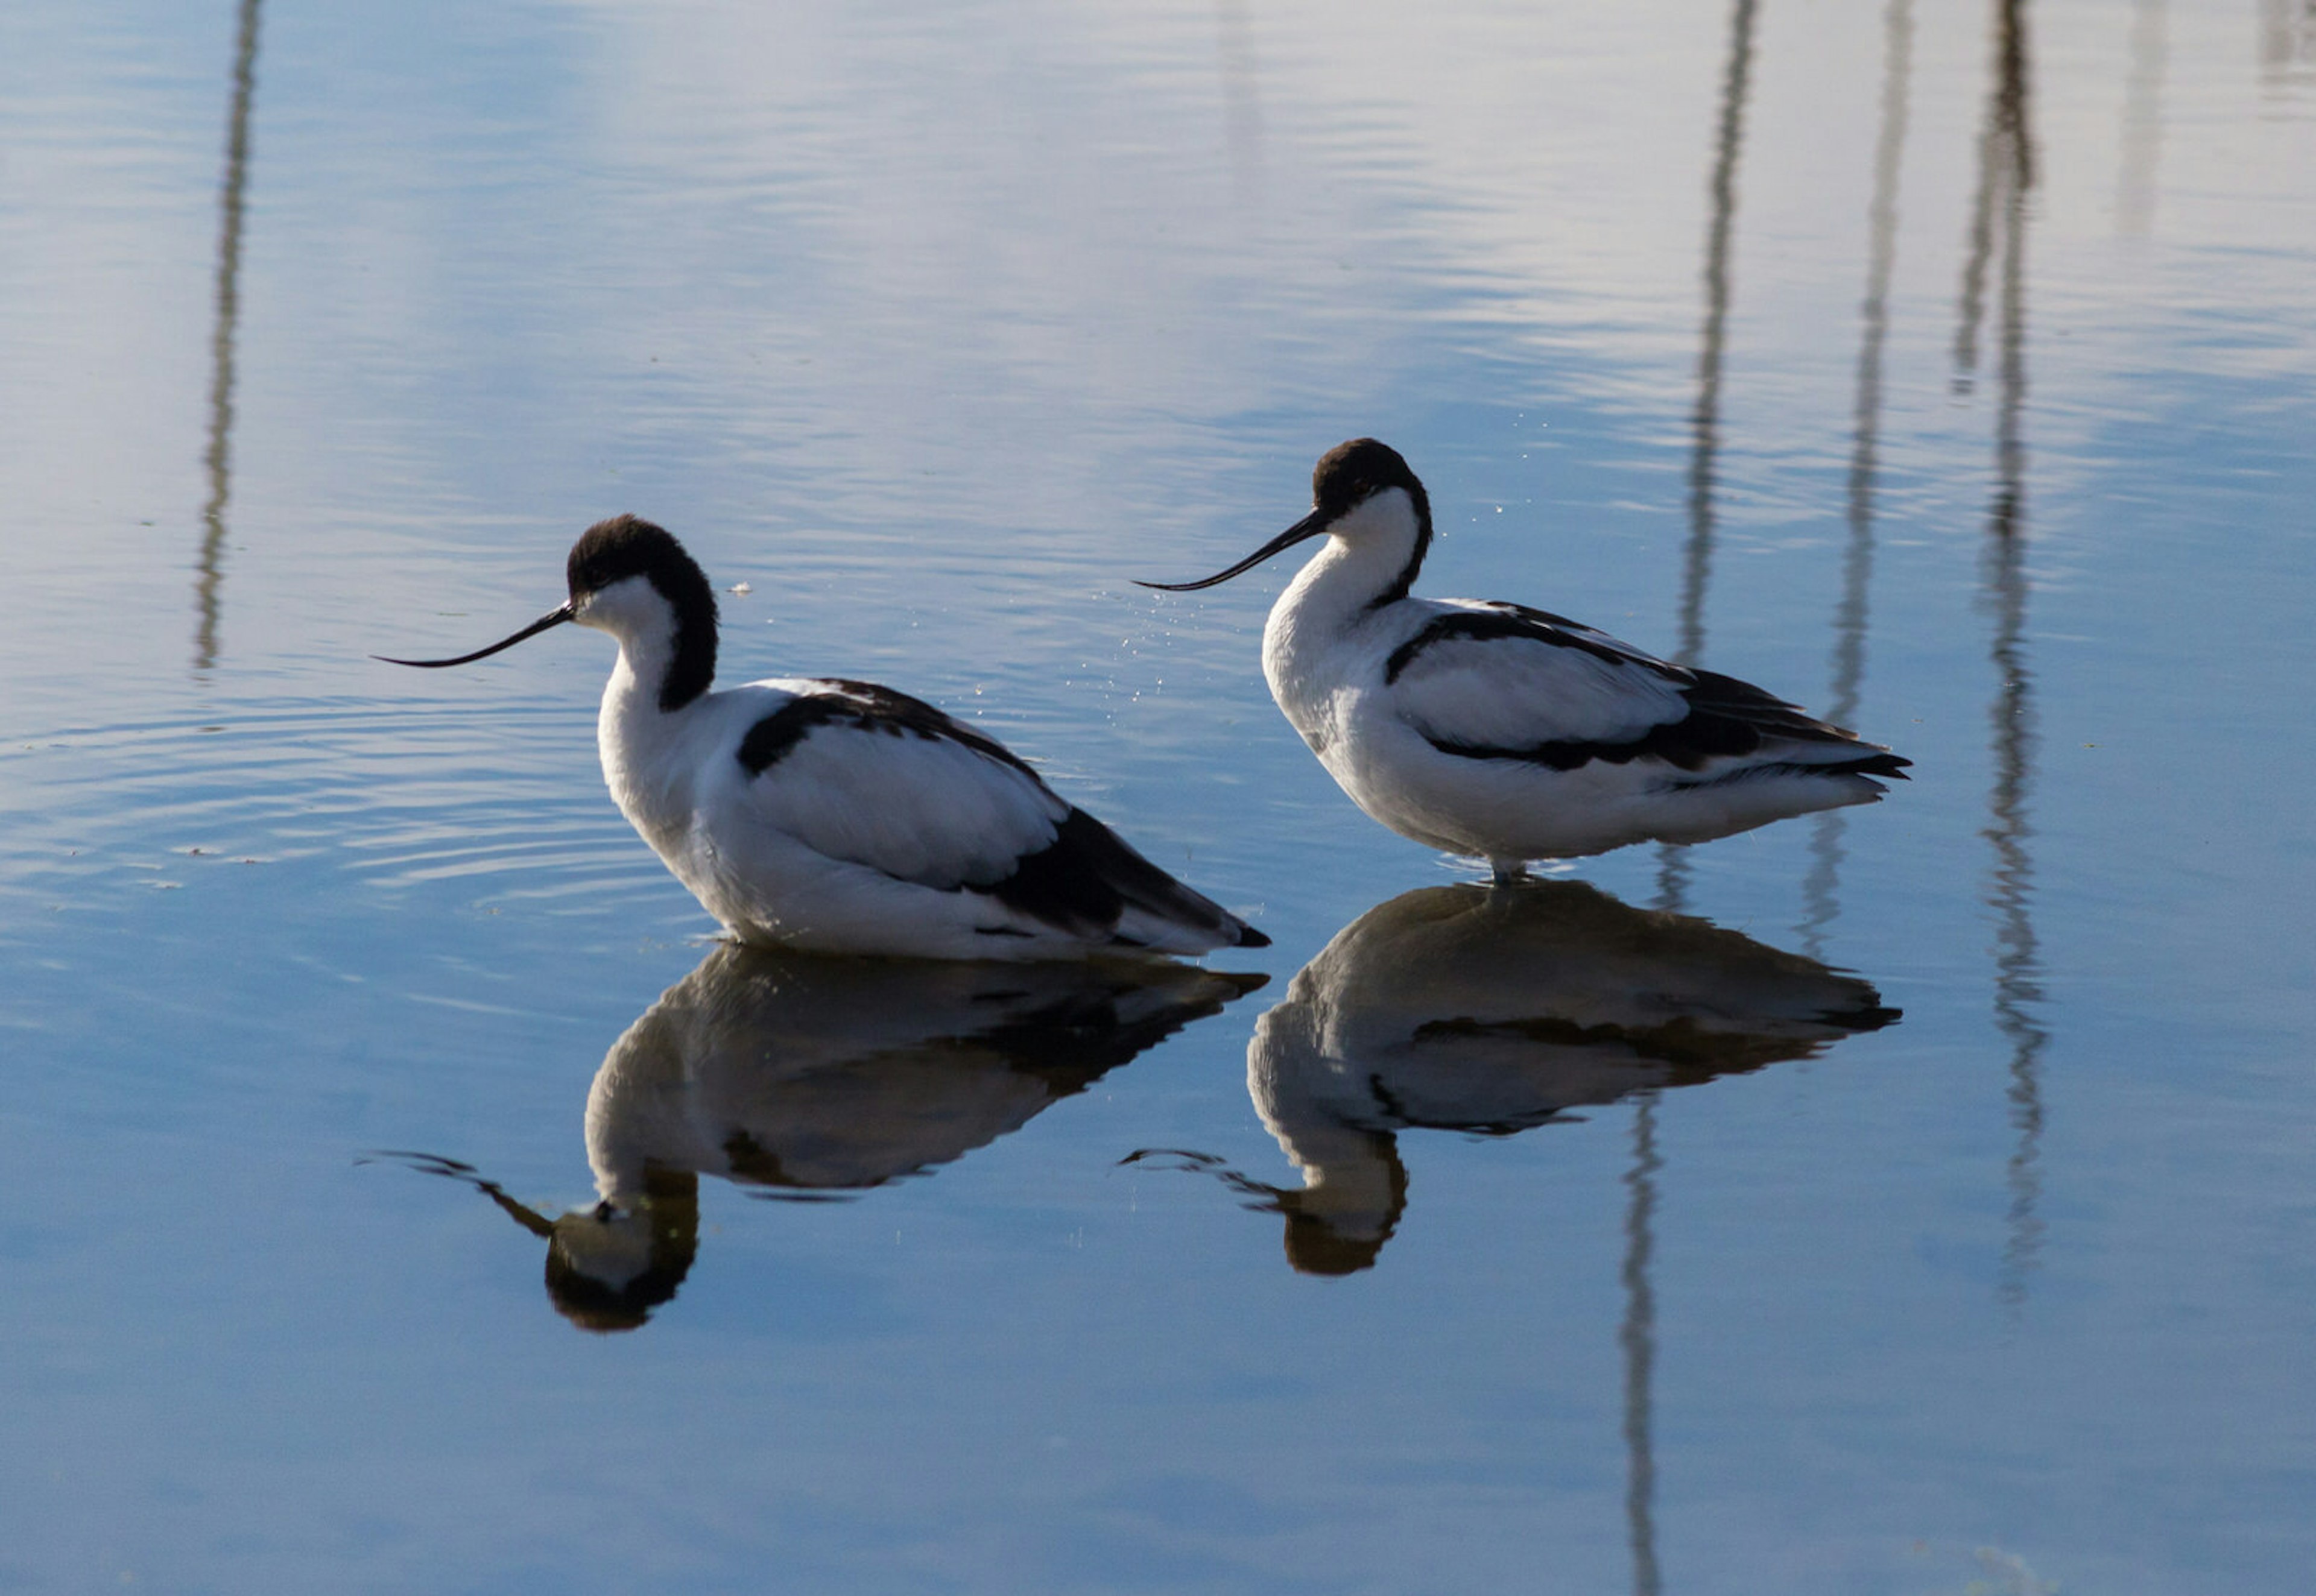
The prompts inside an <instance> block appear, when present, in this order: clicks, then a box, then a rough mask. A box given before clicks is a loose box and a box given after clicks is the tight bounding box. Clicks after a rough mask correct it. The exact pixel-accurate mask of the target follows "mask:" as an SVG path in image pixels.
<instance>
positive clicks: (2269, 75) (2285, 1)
mask: <svg viewBox="0 0 2316 1596" xmlns="http://www.w3.org/2000/svg"><path fill="white" fill-rule="evenodd" d="M2312 59H2316V0H2259V67H2260V78H2261V81H2262V83H2263V84H2265V85H2266V86H2267V87H2268V88H2270V89H2276V88H2281V87H2283V86H2284V85H2285V84H2287V83H2288V82H2290V81H2291V80H2292V79H2293V78H2294V77H2297V76H2302V75H2304V74H2305V72H2306V69H2307V67H2308V64H2309V62H2310V61H2311V60H2312Z"/></svg>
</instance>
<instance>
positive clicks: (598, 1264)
mask: <svg viewBox="0 0 2316 1596" xmlns="http://www.w3.org/2000/svg"><path fill="white" fill-rule="evenodd" d="M1262 980H1263V978H1262V977H1261V976H1259V975H1231V974H1223V973H1219V972H1216V971H1207V970H1199V969H1195V968H1192V967H1190V966H1187V965H1178V964H1163V963H1154V962H1147V961H1136V962H1130V963H1127V962H1120V963H1116V964H1102V963H1099V962H1073V963H1066V964H1061V963H1056V964H974V963H965V962H945V961H931V960H911V959H846V958H830V957H824V956H815V955H806V954H795V953H775V952H771V951H768V950H764V949H760V948H744V947H739V946H733V945H726V946H722V947H718V948H717V949H716V950H715V951H714V952H713V953H709V954H708V957H707V958H706V959H705V960H704V961H702V962H701V963H700V965H699V968H698V969H697V970H694V971H692V972H691V973H690V975H688V976H686V977H684V979H683V980H681V981H679V982H678V983H676V985H674V986H673V987H671V988H669V989H668V990H667V991H666V992H664V993H663V994H662V995H661V997H660V999H659V1001H658V1002H656V1003H655V1004H653V1005H652V1006H651V1007H650V1008H649V1009H647V1010H646V1012H645V1013H644V1015H643V1016H642V1017H641V1018H640V1019H638V1020H637V1021H636V1023H635V1024H632V1025H630V1026H628V1030H627V1033H626V1034H624V1035H623V1036H621V1037H620V1038H619V1041H617V1042H614V1043H612V1044H611V1050H610V1052H609V1053H607V1054H606V1055H605V1056H604V1059H603V1063H602V1067H601V1068H600V1069H598V1070H597V1071H596V1072H595V1081H594V1086H593V1087H592V1089H591V1090H590V1091H589V1093H588V1095H587V1119H586V1137H587V1161H588V1164H589V1165H590V1166H591V1167H592V1170H593V1173H594V1178H595V1189H596V1193H597V1196H598V1198H599V1201H597V1202H596V1203H594V1204H593V1205H592V1207H589V1208H583V1209H577V1210H573V1211H572V1212H569V1213H566V1214H564V1215H563V1216H561V1217H560V1218H558V1219H548V1218H547V1217H546V1216H544V1215H542V1214H539V1213H538V1212H536V1211H534V1210H530V1209H529V1208H527V1207H525V1206H524V1205H523V1204H521V1203H520V1202H518V1201H515V1200H514V1199H512V1198H511V1197H509V1196H507V1195H506V1193H504V1192H503V1191H502V1190H501V1189H500V1188H499V1187H498V1185H497V1184H495V1183H494V1182H490V1181H486V1180H484V1179H482V1178H481V1177H479V1176H478V1175H476V1173H475V1172H474V1171H473V1170H472V1169H471V1168H469V1167H468V1166H465V1165H461V1164H455V1163H452V1162H450V1161H449V1160H445V1159H441V1158H433V1157H409V1158H408V1159H407V1161H409V1162H411V1163H413V1164H414V1165H416V1166H418V1167H421V1168H423V1169H425V1170H426V1171H427V1172H429V1173H432V1174H438V1175H449V1176H450V1177H452V1178H455V1179H459V1180H461V1181H464V1182H465V1183H467V1184H470V1185H473V1186H475V1187H476V1188H477V1189H478V1190H480V1191H482V1192H483V1193H485V1195H487V1196H489V1197H490V1198H491V1200H492V1201H494V1202H496V1203H497V1204H498V1205H499V1207H500V1208H501V1209H502V1210H504V1211H505V1212H506V1213H508V1214H509V1215H510V1216H511V1217H512V1218H513V1219H515V1220H516V1221H517V1222H518V1223H520V1224H521V1225H522V1226H523V1228H526V1229H528V1230H530V1232H531V1233H532V1234H533V1235H535V1236H538V1237H541V1238H542V1239H544V1240H545V1241H546V1242H547V1244H548V1251H547V1290H548V1297H549V1298H550V1299H552V1300H553V1301H554V1303H555V1306H556V1308H557V1309H558V1310H560V1311H561V1312H562V1313H563V1314H564V1315H565V1317H567V1318H569V1319H570V1320H571V1321H572V1323H573V1324H575V1325H576V1326H579V1327H581V1328H582V1329H586V1330H593V1331H615V1330H632V1329H635V1328H637V1327H638V1326H641V1325H642V1324H644V1323H645V1321H646V1319H647V1318H648V1317H650V1315H651V1313H652V1311H653V1310H654V1309H655V1308H658V1307H659V1306H660V1305H661V1304H663V1303H664V1302H666V1301H668V1300H669V1299H672V1298H673V1297H674V1295H675V1293H676V1290H677V1289H678V1288H679V1287H680V1286H681V1284H682V1283H683V1280H684V1277H685V1276H686V1274H688V1273H689V1272H690V1268H691V1264H692V1261H693V1258H694V1256H695V1255H697V1253H698V1250H699V1176H700V1175H713V1176H716V1177H717V1178H719V1179H722V1180H726V1181H730V1182H732V1183H733V1184H735V1185H739V1186H742V1187H744V1188H745V1189H747V1190H748V1191H749V1192H750V1193H751V1194H753V1195H756V1196H761V1197H771V1198H785V1199H788V1200H790V1201H831V1200H837V1199H841V1198H842V1197H843V1196H845V1195H846V1194H849V1193H857V1192H860V1191H865V1190H867V1189H869V1188H870V1187H873V1186H879V1185H883V1184H886V1182H888V1181H893V1180H897V1179H899V1178H901V1177H903V1176H904V1175H915V1174H919V1173H921V1172H923V1171H925V1170H928V1169H931V1168H933V1167H935V1166H940V1165H942V1164H947V1163H949V1162H951V1161H953V1160H955V1159H957V1158H960V1157H964V1156H965V1155H966V1153H969V1152H971V1151H973V1149H975V1148H978V1147H983V1146H985V1145H986V1144H988V1143H990V1142H993V1141H994V1140H996V1139H998V1138H999V1137H1002V1136H1003V1135H1005V1134H1006V1133H1007V1132H1009V1131H1016V1130H1019V1129H1020V1127H1021V1126H1023V1125H1025V1124H1027V1123H1028V1122H1029V1121H1030V1120H1032V1119H1034V1118H1036V1117H1037V1115H1038V1113H1041V1112H1043V1111H1044V1110H1045V1109H1046V1108H1047V1107H1048V1106H1050V1105H1051V1104H1054V1103H1056V1102H1057V1101H1058V1100H1060V1099H1061V1098H1064V1097H1067V1096H1070V1095H1073V1094H1074V1093H1077V1092H1082V1091H1083V1090H1084V1089H1085V1088H1086V1087H1087V1086H1090V1085H1091V1084H1092V1083H1093V1082H1094V1081H1096V1080H1098V1079H1100V1077H1102V1076H1103V1075H1105V1074H1107V1073H1108V1072H1109V1071H1110V1070H1112V1069H1114V1068H1117V1067H1118V1066H1119V1065H1121V1064H1124V1063H1126V1062H1127V1060H1130V1059H1132V1058H1134V1057H1135V1056H1136V1054H1138V1053H1140V1052H1142V1051H1144V1050H1145V1049H1146V1048H1149V1047H1151V1046H1153V1045H1154V1044H1155V1043H1157V1042H1160V1041H1162V1040H1163V1039H1164V1038H1165V1037H1167V1036H1169V1035H1171V1034H1172V1033H1174V1032H1175V1031H1177V1030H1179V1029H1180V1028H1181V1027H1182V1026H1183V1025H1186V1024H1189V1022H1190V1021H1192V1020H1195V1019H1198V1018H1200V1017H1202V1016H1204V1015H1211V1014H1214V1013H1216V1012H1218V1011H1219V1010H1220V1009H1221V1008H1222V1006H1224V1005H1225V1004H1226V1003H1228V1002H1229V1001H1231V999H1233V998H1236V997H1238V996H1239V995H1240V994H1241V993H1243V992H1246V991H1250V990H1252V989H1253V988H1255V987H1258V986H1260V985H1261V984H1262Z"/></svg>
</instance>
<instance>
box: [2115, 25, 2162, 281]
mask: <svg viewBox="0 0 2316 1596" xmlns="http://www.w3.org/2000/svg"><path fill="white" fill-rule="evenodd" d="M2163 11H2164V0H2134V3H2133V6H2132V8H2131V75H2130V76H2129V77H2128V78H2127V79H2125V80H2124V90H2123V137H2122V139H2121V141H2120V143H2121V146H2122V150H2123V165H2122V171H2121V173H2119V174H2118V175H2117V177H2116V194H2115V230H2116V232H2117V233H2120V234H2122V235H2124V237H2126V238H2144V237H2146V236H2147V235H2148V234H2149V233H2150V232H2151V231H2152V230H2153V226H2154V221H2155V164H2156V161H2157V159H2158V157H2160V155H2161V154H2162V150H2163V63H2164V56H2165V51H2166V39H2165V30H2164V16H2163Z"/></svg>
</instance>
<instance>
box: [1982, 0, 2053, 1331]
mask: <svg viewBox="0 0 2316 1596" xmlns="http://www.w3.org/2000/svg"><path fill="white" fill-rule="evenodd" d="M2025 11H2026V7H2025V4H2024V0H2002V3H2001V4H2000V6H1999V7H1998V10H1997V40H1998V47H1997V50H1996V56H1995V65H1996V83H1995V92H1994V94H1993V96H1992V97H1991V101H1990V102H1989V105H1988V129H1987V136H1986V137H1985V139H1984V140H1983V141H1982V145H1981V148H1982V150H1983V151H1984V152H1986V155H1987V161H1988V167H1987V170H1986V172H1985V173H1982V188H1984V189H1986V190H1988V191H1991V192H1993V193H1996V194H1998V195H1999V197H2000V205H1999V207H1998V208H1995V210H1994V212H1993V217H1994V220H1995V221H1996V222H1997V223H1998V224H1999V226H2000V235H2001V264H2000V270H2001V278H2000V312H1999V314H2000V329H1999V331H2000V355H2001V368H2000V377H2001V403H2000V409H1999V410H1998V412H1997V413H1996V421H1995V434H1994V444H1995V450H1994V464H1995V494H1994V502H1993V505H1992V508H1991V510H1990V512H1989V515H1988V518H1987V538H1986V554H1985V570H1984V592H1983V603H1984V604H1985V606H1986V607H1987V609H1988V610H1989V612H1990V613H1991V616H1992V620H1993V639H1992V643H1991V651H1990V652H1991V656H1992V660H1993V663H1994V668H1995V681H1996V690H1995V696H1994V702H1993V705H1992V708H1991V721H1992V727H1991V737H1992V749H1991V753H1992V763H1993V767H1994V784H1993V788H1992V791H1991V793H1990V794H1988V798H1987V811H1988V823H1987V828H1986V831H1985V836H1986V838H1987V840H1988V841H1989V842H1990V843H1991V844H1992V846H1993V850H1994V867H1993V872H1992V877H1991V882H1990V884H1989V889H1988V893H1987V905H1988V907H1989V908H1990V909H1992V910H1993V912H1994V916H1995V927H1996V929H1995V945H1994V1024H1995V1028H1996V1029H1997V1030H1998V1031H1999V1032H2000V1033H2001V1034H2002V1036H2003V1037H2004V1039H2005V1040H2006V1041H2008V1042H2009V1044H2010V1050H2011V1051H2010V1069H2009V1076H2010V1080H2009V1089H2008V1092H2007V1094H2006V1095H2007V1096H2008V1098H2009V1105H2010V1122H2011V1127H2012V1129H2013V1130H2014V1131H2016V1133H2017V1137H2018V1139H2017V1141H2016V1143H2015V1145H2014V1147H2013V1148H2012V1152H2011V1156H2010V1161H2009V1170H2008V1180H2009V1187H2010V1209H2009V1229H2010V1235H2009V1240H2008V1242H2007V1243H2006V1244H2005V1246H2004V1249H2003V1259H2002V1271H2001V1277H2000V1282H1999V1284H1998V1286H1997V1292H1998V1294H1999V1295H2000V1298H2001V1299H2002V1301H2003V1302H2004V1303H2005V1304H2006V1305H2007V1306H2009V1308H2011V1309H2012V1311H2014V1312H2016V1311H2017V1310H2018V1309H2019V1308H2022V1307H2023V1306H2024V1304H2025V1302H2026V1299H2027V1277H2028V1276H2029V1275H2030V1274H2031V1273H2032V1272H2034V1269H2035V1262H2036V1255H2037V1253H2038V1252H2039V1251H2040V1246H2041V1241H2042V1234H2043V1225H2042V1221H2041V1220H2040V1219H2038V1218H2037V1217H2036V1213H2035V1210H2036V1208H2037V1206H2038V1204H2039V1201H2040V1198H2041V1194H2042V1176H2041V1173H2040V1170H2039V1168H2038V1164H2039V1160H2040V1158H2041V1150H2042V1139H2043V1124H2044V1113H2043V1091H2042V1056H2043V1052H2044V1049H2045V1048H2046V1047H2047V1046H2048V1045H2049V1042H2050V1033H2049V1032H2048V1031H2046V1030H2045V1029H2044V1027H2043V1025H2042V1024H2041V1023H2040V1022H2039V1021H2038V1020H2037V1018H2036V1016H2035V1006H2037V1005H2038V1004H2040V1003H2041V1001H2042V998H2043V991H2042V987H2041V984H2040V980H2039V978H2040V975H2041V970H2042V965H2041V958H2040V953H2039V950H2038V945H2037V942H2036V938H2035V922H2034V918H2033V912H2032V909H2033V894H2034V861H2033V858H2032V857H2031V856H2030V855H2029V854H2028V852H2027V841H2028V839H2029V838H2031V837H2032V836H2033V835H2034V831H2033V827H2032V825H2031V824H2030V822H2029V820H2028V815H2027V800H2028V797H2029V795H2030V792H2031V789H2032V786H2033V781H2034V761H2035V702H2034V677H2033V675H2032V673H2031V671H2030V670H2029V669H2028V666H2027V649H2026V625H2027V570H2026V556H2027V505H2026V474H2027V451H2026V444H2025V441H2024V438H2023V436H2022V433H2021V427H2020V422H2021V418H2022V414H2023V412H2024V410H2025V406H2026V398H2027V355H2026V343H2027V328H2026V321H2027V313H2026V253H2027V249H2026V242H2027V241H2026V227H2027V191H2028V190H2029V189H2030V188H2031V187H2032V186H2033V184H2034V181H2035V172H2034V161H2033V146H2032V143H2031V141H2030V137H2029V134H2028V130H2027V27H2026V15H2025Z"/></svg>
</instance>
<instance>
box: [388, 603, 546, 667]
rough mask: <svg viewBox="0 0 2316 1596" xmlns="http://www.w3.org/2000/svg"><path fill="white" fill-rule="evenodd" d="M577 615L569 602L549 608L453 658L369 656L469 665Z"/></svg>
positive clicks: (432, 664) (438, 664) (410, 662)
mask: <svg viewBox="0 0 2316 1596" xmlns="http://www.w3.org/2000/svg"><path fill="white" fill-rule="evenodd" d="M578 615H579V612H578V610H577V609H576V608H575V607H573V606H571V605H569V604H566V605H563V606H561V607H559V608H556V609H550V610H548V612H547V613H546V614H545V615H543V616H539V618H538V619H537V620H535V621H533V622H531V624H530V625H528V626H525V627H524V628H523V629H522V630H521V631H520V632H518V633H516V634H514V635H513V636H512V637H507V638H502V639H501V640H500V641H498V642H496V643H493V644H491V646H490V647H488V648H486V649H477V650H476V651H475V652H473V653H471V654H460V655H459V657H458V658H457V659H455V660H390V659H387V656H386V655H384V654H372V655H371V656H370V658H371V659H373V660H380V661H385V662H386V663H387V664H388V665H415V666H416V667H418V669H421V670H440V669H442V668H443V667H444V666H445V665H471V664H473V663H474V662H475V661H477V660H487V659H489V658H490V657H491V656H492V655H493V654H495V653H497V652H499V651H500V650H501V649H511V648H512V647H513V646H514V645H515V644H516V643H521V641H522V640H523V639H524V638H526V637H536V636H538V635H539V634H540V633H541V632H544V631H546V630H547V629H548V627H549V626H560V625H562V624H563V623H564V622H566V621H569V620H575V619H577V618H578Z"/></svg>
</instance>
